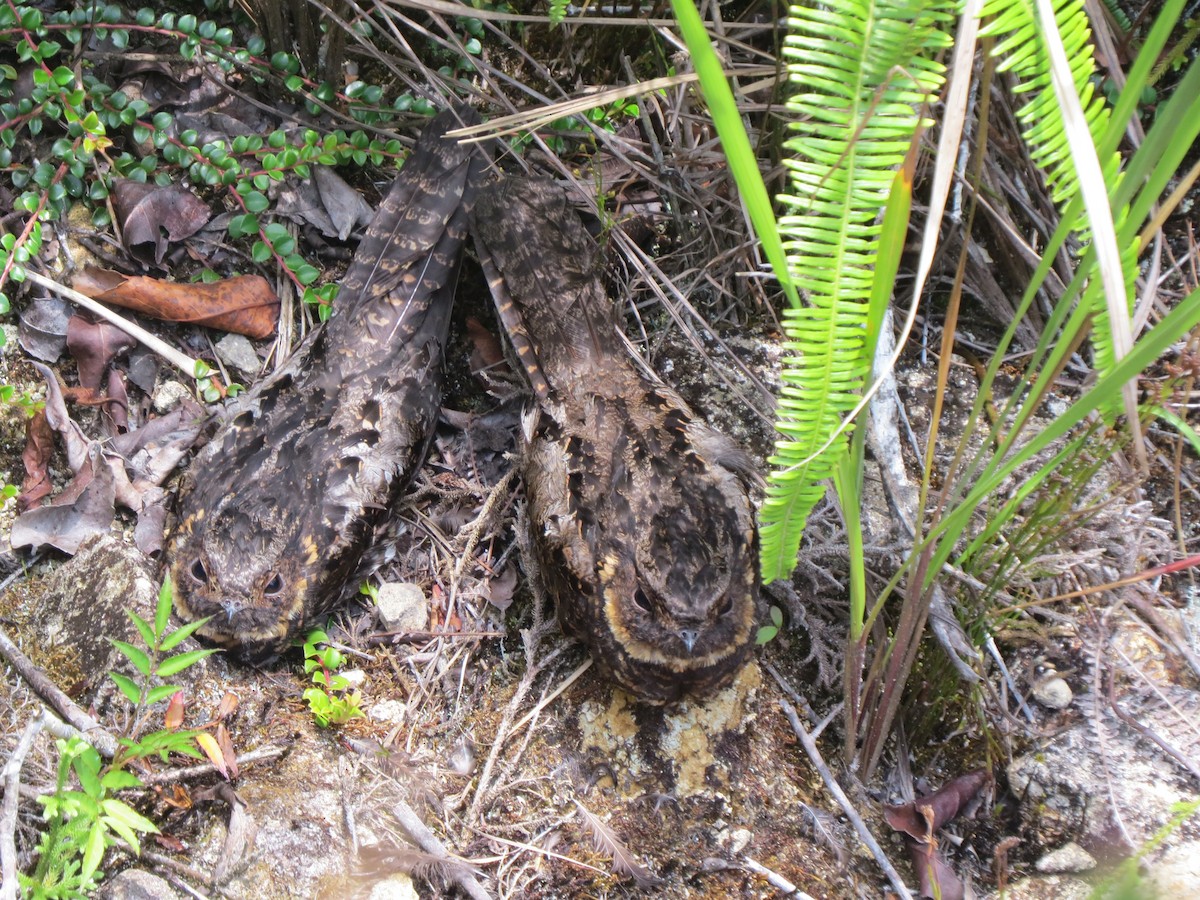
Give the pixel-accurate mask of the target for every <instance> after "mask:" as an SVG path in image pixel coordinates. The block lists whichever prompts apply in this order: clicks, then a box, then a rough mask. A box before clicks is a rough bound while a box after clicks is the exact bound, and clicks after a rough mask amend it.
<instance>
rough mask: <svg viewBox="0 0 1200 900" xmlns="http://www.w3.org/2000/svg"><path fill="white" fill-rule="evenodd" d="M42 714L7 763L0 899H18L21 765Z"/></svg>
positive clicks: (0, 811)
mask: <svg viewBox="0 0 1200 900" xmlns="http://www.w3.org/2000/svg"><path fill="white" fill-rule="evenodd" d="M44 713H45V709H44V708H43V710H42V714H41V715H38V716H37V717H35V718H33V719H31V720H30V721H29V722H28V723H26V725H25V730H24V731H22V732H21V739H20V740H19V741H18V742H17V747H16V749H15V750H13V752H12V755H11V756H9V758H8V762H6V763H5V764H4V772H3V775H2V776H0V777H2V778H3V780H4V803H3V805H2V806H0V900H16V897H17V841H16V832H17V801H18V799H19V795H20V791H19V790H18V788H19V786H20V784H21V766H22V765H24V763H25V757H26V756H28V755H29V751H30V750H31V749H32V748H33V741H34V739H35V738H36V737H37V736H38V733H39V732H40V731H41V730H42V727H43V726H44V725H45V719H44V718H43V715H44Z"/></svg>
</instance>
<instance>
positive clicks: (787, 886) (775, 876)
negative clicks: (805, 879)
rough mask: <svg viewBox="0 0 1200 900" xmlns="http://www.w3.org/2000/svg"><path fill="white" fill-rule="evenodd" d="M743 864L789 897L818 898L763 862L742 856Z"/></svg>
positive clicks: (812, 899)
mask: <svg viewBox="0 0 1200 900" xmlns="http://www.w3.org/2000/svg"><path fill="white" fill-rule="evenodd" d="M742 865H744V866H745V867H746V868H747V869H749V870H750V871H751V872H753V873H754V874H755V875H761V876H762V877H763V878H765V879H767V881H768V882H770V884H771V886H772V887H774V888H777V889H779V890H781V891H783V892H784V893H785V894H787V895H788V896H789V897H794V898H796V900H816V898H815V897H813V896H812V894H806V893H804V891H802V890H800V888H798V887H796V886H795V885H794V884H792V883H791V882H790V881H788V880H787V879H786V878H784V877H783V876H782V875H780V874H779V873H778V872H772V871H771V870H770V869H768V868H767V867H766V866H764V865H763V864H762V863H759V862H755V861H754V860H752V859H751V858H750V857H748V856H743V857H742Z"/></svg>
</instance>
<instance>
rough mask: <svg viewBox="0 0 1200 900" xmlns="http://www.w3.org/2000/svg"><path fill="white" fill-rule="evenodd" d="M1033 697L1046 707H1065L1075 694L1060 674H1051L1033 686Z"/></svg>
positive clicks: (1069, 703)
mask: <svg viewBox="0 0 1200 900" xmlns="http://www.w3.org/2000/svg"><path fill="white" fill-rule="evenodd" d="M1033 699H1034V700H1036V701H1037V702H1038V703H1040V704H1042V706H1044V707H1046V708H1047V709H1066V708H1067V707H1068V706H1070V705H1071V701H1072V700H1074V699H1075V694H1074V693H1073V692H1072V691H1071V686H1070V685H1069V684H1067V682H1066V681H1065V680H1063V678H1062V677H1061V676H1059V675H1051V676H1050V677H1049V678H1043V679H1042V680H1041V681H1039V682H1038V683H1037V684H1035V685H1034V686H1033Z"/></svg>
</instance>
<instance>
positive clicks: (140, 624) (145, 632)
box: [128, 609, 154, 647]
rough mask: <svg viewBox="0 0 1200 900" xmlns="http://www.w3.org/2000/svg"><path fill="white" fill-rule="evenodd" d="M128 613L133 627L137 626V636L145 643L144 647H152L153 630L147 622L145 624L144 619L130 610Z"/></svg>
mask: <svg viewBox="0 0 1200 900" xmlns="http://www.w3.org/2000/svg"><path fill="white" fill-rule="evenodd" d="M128 612H129V618H131V619H132V620H133V624H134V625H135V626H137V630H138V634H140V635H141V636H142V640H143V641H144V642H145V644H146V646H147V647H153V646H154V628H153V627H152V626H151V625H150V623H149V622H147V621H146V620H145V619H143V618H142V617H141V616H139V615H138V614H137V613H135V612H134V611H133V610H132V609H131V610H129V611H128Z"/></svg>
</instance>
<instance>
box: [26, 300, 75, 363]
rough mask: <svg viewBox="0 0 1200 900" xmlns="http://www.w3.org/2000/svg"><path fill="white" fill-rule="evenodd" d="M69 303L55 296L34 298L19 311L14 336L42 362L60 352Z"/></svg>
mask: <svg viewBox="0 0 1200 900" xmlns="http://www.w3.org/2000/svg"><path fill="white" fill-rule="evenodd" d="M70 316H71V313H70V307H69V306H68V304H67V302H66V301H65V300H60V299H59V298H58V297H42V298H39V299H37V300H34V301H33V302H32V303H30V304H29V306H27V307H26V308H25V309H24V310H23V311H22V313H21V327H20V331H19V332H18V333H17V340H18V341H20V344H21V347H22V348H23V349H24V350H25V352H26V353H28V354H29V355H30V356H32V357H34V358H35V359H40V360H41V361H42V362H54V361H55V360H56V359H58V358H59V356H61V355H62V352H63V347H65V346H66V340H67V320H68V319H69V318H70Z"/></svg>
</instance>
